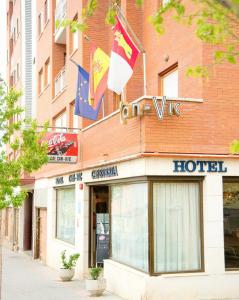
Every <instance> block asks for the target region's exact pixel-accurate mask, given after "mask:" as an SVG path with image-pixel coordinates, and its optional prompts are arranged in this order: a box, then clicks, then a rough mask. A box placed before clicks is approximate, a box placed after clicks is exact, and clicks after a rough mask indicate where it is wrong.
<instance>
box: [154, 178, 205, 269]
mask: <svg viewBox="0 0 239 300" xmlns="http://www.w3.org/2000/svg"><path fill="white" fill-rule="evenodd" d="M153 220H154V272H155V273H163V272H182V271H196V270H200V269H201V232H200V196H199V183H198V182H185V183H182V182H178V183H175V182H162V183H154V184H153Z"/></svg>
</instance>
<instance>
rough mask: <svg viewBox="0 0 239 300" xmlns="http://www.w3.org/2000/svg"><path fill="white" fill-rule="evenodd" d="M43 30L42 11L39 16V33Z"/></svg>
mask: <svg viewBox="0 0 239 300" xmlns="http://www.w3.org/2000/svg"><path fill="white" fill-rule="evenodd" d="M42 31H43V24H42V14H41V13H40V14H39V16H38V35H39V36H40V35H41V33H42Z"/></svg>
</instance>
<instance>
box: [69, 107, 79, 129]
mask: <svg viewBox="0 0 239 300" xmlns="http://www.w3.org/2000/svg"><path fill="white" fill-rule="evenodd" d="M70 112H71V120H70V121H71V125H70V127H72V128H79V124H78V119H79V117H78V116H77V115H75V102H73V103H71V106H70ZM73 132H74V133H78V130H73Z"/></svg>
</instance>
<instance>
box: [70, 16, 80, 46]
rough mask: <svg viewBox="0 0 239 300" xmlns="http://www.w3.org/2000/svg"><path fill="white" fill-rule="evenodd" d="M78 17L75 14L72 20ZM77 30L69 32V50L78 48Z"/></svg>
mask: <svg viewBox="0 0 239 300" xmlns="http://www.w3.org/2000/svg"><path fill="white" fill-rule="evenodd" d="M77 19H78V17H77V15H76V16H75V17H74V20H73V21H75V22H76V21H77ZM78 36H79V33H78V30H76V31H74V32H71V52H74V51H76V49H78Z"/></svg>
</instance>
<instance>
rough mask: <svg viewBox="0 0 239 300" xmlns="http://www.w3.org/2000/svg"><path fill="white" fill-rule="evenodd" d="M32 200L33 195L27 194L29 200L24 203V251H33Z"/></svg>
mask: <svg viewBox="0 0 239 300" xmlns="http://www.w3.org/2000/svg"><path fill="white" fill-rule="evenodd" d="M32 199H33V194H32V193H27V198H26V200H25V201H24V240H23V250H24V251H31V250H32Z"/></svg>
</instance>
